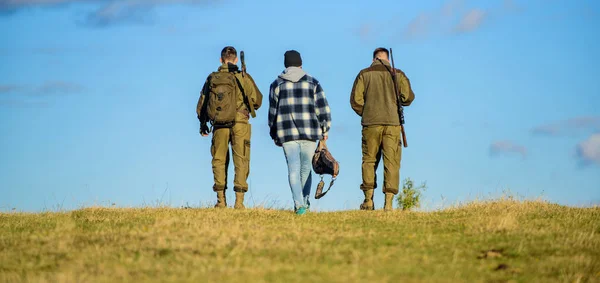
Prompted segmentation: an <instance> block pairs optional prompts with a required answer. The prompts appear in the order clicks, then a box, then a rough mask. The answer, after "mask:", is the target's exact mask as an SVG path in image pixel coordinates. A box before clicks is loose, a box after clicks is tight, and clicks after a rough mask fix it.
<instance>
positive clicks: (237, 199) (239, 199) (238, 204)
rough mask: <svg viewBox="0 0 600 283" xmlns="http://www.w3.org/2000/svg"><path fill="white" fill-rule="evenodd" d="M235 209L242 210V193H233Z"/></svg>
mask: <svg viewBox="0 0 600 283" xmlns="http://www.w3.org/2000/svg"><path fill="white" fill-rule="evenodd" d="M233 208H235V209H244V208H246V207H245V206H244V192H235V205H234V206H233Z"/></svg>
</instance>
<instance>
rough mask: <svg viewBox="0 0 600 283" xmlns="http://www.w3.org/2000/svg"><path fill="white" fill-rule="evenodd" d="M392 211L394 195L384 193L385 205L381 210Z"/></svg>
mask: <svg viewBox="0 0 600 283" xmlns="http://www.w3.org/2000/svg"><path fill="white" fill-rule="evenodd" d="M393 209H394V194H392V193H385V204H384V205H383V210H385V211H392V210H393Z"/></svg>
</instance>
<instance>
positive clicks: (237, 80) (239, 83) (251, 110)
mask: <svg viewBox="0 0 600 283" xmlns="http://www.w3.org/2000/svg"><path fill="white" fill-rule="evenodd" d="M233 77H234V78H235V81H236V82H237V85H238V87H239V88H240V91H241V92H242V100H244V104H245V105H246V108H248V111H249V112H250V115H251V116H252V118H256V112H255V111H254V107H251V106H250V100H249V99H248V96H246V92H245V91H244V87H243V86H242V82H240V80H239V79H238V78H237V77H236V76H235V73H233Z"/></svg>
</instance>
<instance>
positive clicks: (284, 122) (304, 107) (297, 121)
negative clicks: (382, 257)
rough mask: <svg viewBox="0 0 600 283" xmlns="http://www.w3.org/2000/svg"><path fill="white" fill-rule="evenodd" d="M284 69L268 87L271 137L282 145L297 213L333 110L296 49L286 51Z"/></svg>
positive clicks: (303, 204) (304, 200)
mask: <svg viewBox="0 0 600 283" xmlns="http://www.w3.org/2000/svg"><path fill="white" fill-rule="evenodd" d="M284 65H285V68H286V69H285V70H284V71H283V73H282V74H280V75H279V76H278V77H277V79H276V80H275V81H274V82H273V83H272V84H271V87H270V89H269V128H270V133H271V138H272V139H273V141H274V142H275V144H276V145H277V146H281V147H283V152H284V154H285V158H286V161H287V165H288V175H289V176H288V177H289V182H290V187H291V189H292V197H293V199H294V210H295V212H296V214H300V215H301V214H304V213H305V212H306V210H307V209H308V208H309V206H310V202H309V201H308V199H309V195H310V189H311V185H312V178H311V175H312V174H311V173H312V158H313V155H314V153H315V149H316V147H317V143H316V141H318V140H327V135H328V132H329V128H330V127H331V110H330V109H329V104H328V103H327V99H326V98H325V92H324V91H323V88H322V87H321V84H320V83H319V81H317V80H316V79H315V78H313V77H311V76H310V75H308V74H307V73H306V72H304V70H302V58H301V57H300V53H298V52H297V51H295V50H290V51H287V52H285V55H284Z"/></svg>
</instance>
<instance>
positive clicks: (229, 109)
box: [206, 72, 238, 126]
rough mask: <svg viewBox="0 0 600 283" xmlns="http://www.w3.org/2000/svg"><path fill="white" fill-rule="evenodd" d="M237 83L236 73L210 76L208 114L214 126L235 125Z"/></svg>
mask: <svg viewBox="0 0 600 283" xmlns="http://www.w3.org/2000/svg"><path fill="white" fill-rule="evenodd" d="M236 88H237V81H236V78H235V75H234V73H229V72H214V73H212V74H210V76H209V93H208V105H207V106H206V114H207V115H208V119H209V120H210V121H211V123H212V124H213V125H216V126H218V125H221V126H227V125H230V126H231V125H233V123H234V121H235V116H236V114H237V92H238V90H237V89H236Z"/></svg>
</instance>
